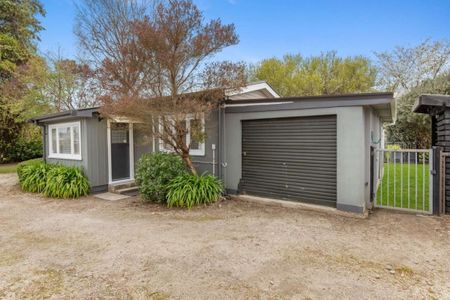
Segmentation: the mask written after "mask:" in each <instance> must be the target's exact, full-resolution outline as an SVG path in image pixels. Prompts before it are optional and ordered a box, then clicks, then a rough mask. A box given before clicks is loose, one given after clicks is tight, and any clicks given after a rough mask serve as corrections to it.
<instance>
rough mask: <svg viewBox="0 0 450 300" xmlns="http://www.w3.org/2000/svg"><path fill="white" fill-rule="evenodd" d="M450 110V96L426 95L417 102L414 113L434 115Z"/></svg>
mask: <svg viewBox="0 0 450 300" xmlns="http://www.w3.org/2000/svg"><path fill="white" fill-rule="evenodd" d="M445 108H448V109H450V95H439V94H425V95H421V96H420V97H419V99H417V100H416V102H415V103H414V106H413V112H416V113H424V114H434V113H435V112H436V111H437V110H442V109H445Z"/></svg>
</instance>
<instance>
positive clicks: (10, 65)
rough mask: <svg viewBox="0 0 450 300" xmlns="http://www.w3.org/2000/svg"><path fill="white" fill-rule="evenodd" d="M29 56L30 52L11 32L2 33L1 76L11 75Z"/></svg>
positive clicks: (0, 49) (0, 43) (0, 40)
mask: <svg viewBox="0 0 450 300" xmlns="http://www.w3.org/2000/svg"><path fill="white" fill-rule="evenodd" d="M27 58H28V53H27V51H26V50H25V49H23V48H22V47H21V45H20V44H19V42H18V41H17V40H16V39H15V38H14V37H12V36H11V35H9V34H5V33H0V78H5V77H9V76H10V75H11V74H12V73H14V72H15V71H16V67H17V65H18V64H20V63H21V62H23V61H25V60H26V59H27Z"/></svg>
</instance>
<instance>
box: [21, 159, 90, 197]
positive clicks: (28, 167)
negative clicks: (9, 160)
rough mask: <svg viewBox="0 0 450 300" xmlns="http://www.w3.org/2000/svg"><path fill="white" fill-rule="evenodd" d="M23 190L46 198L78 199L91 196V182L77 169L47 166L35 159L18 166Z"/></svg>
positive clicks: (40, 160)
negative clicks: (40, 194) (41, 194)
mask: <svg viewBox="0 0 450 300" xmlns="http://www.w3.org/2000/svg"><path fill="white" fill-rule="evenodd" d="M17 174H18V176H19V183H20V187H21V188H22V190H24V191H26V192H32V193H43V194H44V195H45V196H46V197H54V198H77V197H81V196H84V195H87V194H89V182H88V180H87V178H86V177H85V176H84V175H83V172H82V171H81V170H80V169H79V168H77V167H67V166H62V165H52V164H46V163H44V162H43V161H42V159H33V160H29V161H26V162H23V163H20V164H19V165H18V166H17Z"/></svg>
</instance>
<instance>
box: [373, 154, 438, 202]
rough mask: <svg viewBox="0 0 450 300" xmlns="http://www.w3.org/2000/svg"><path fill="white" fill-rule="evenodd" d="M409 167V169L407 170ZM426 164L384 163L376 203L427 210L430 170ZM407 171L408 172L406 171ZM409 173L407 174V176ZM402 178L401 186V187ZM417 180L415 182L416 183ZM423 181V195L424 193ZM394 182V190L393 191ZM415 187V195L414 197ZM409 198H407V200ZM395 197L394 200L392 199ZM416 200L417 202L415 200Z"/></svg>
mask: <svg viewBox="0 0 450 300" xmlns="http://www.w3.org/2000/svg"><path fill="white" fill-rule="evenodd" d="M408 169H409V170H408ZM429 170H430V169H429V166H428V164H425V165H423V164H422V163H419V164H417V167H416V165H415V164H414V163H412V164H409V165H408V164H400V163H396V164H395V165H394V163H385V164H384V176H383V180H382V182H381V184H380V185H379V186H378V191H377V199H376V201H377V204H378V205H380V204H382V205H383V206H390V207H398V208H406V209H414V210H422V211H428V210H429V199H430V184H429V182H430V171H429ZM408 171H409V173H408ZM408 174H409V176H408ZM402 178H403V188H402ZM408 178H409V188H408ZM416 181H417V184H416ZM424 181H425V197H423V195H424ZM394 183H395V192H394ZM416 187H417V197H416ZM408 198H409V200H408ZM394 199H395V200H394ZM423 199H425V201H423ZM416 200H417V202H416Z"/></svg>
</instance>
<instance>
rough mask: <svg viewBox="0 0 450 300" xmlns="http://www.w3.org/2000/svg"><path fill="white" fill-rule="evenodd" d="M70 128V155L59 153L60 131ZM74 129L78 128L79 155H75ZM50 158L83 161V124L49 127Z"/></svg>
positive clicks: (58, 124)
mask: <svg viewBox="0 0 450 300" xmlns="http://www.w3.org/2000/svg"><path fill="white" fill-rule="evenodd" d="M67 127H70V154H67V153H59V151H60V150H59V148H60V147H59V129H62V128H67ZM74 127H78V144H79V154H75V139H74V129H73V128H74ZM53 129H56V152H54V151H53V150H54V149H53V143H52V138H53V133H52V132H53ZM48 158H57V159H66V160H81V159H82V157H81V122H80V121H77V122H66V123H57V124H50V125H48Z"/></svg>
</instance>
